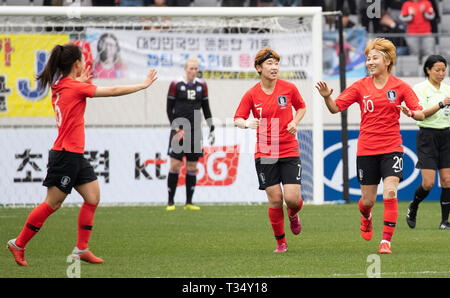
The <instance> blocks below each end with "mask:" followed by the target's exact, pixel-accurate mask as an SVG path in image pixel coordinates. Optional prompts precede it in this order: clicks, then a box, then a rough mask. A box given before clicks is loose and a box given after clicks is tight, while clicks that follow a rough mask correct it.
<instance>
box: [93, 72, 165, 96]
mask: <svg viewBox="0 0 450 298" xmlns="http://www.w3.org/2000/svg"><path fill="white" fill-rule="evenodd" d="M156 79H157V77H156V70H155V69H151V70H150V72H149V73H148V75H147V77H146V78H145V80H144V81H143V82H142V83H140V84H135V85H119V86H112V87H97V90H96V91H95V93H94V96H93V97H109V96H121V95H126V94H131V93H134V92H137V91H140V90H143V89H146V88H148V87H149V86H150V85H152V84H153V82H154V81H156Z"/></svg>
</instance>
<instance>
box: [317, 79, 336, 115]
mask: <svg viewBox="0 0 450 298" xmlns="http://www.w3.org/2000/svg"><path fill="white" fill-rule="evenodd" d="M316 89H317V90H318V91H319V94H320V95H321V96H322V97H323V99H324V100H325V104H326V105H327V108H328V110H329V111H330V112H331V113H332V114H336V113H338V112H340V111H341V110H340V109H339V107H338V106H337V104H336V103H335V102H334V100H333V99H332V98H331V94H332V93H333V88H331V89H330V88H328V85H327V83H326V82H324V81H320V82H317V85H316Z"/></svg>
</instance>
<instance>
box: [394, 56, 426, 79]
mask: <svg viewBox="0 0 450 298" xmlns="http://www.w3.org/2000/svg"><path fill="white" fill-rule="evenodd" d="M419 68H420V65H419V59H418V57H417V56H416V55H407V56H398V57H397V63H396V67H395V68H394V71H395V75H396V76H399V77H415V76H418V75H419Z"/></svg>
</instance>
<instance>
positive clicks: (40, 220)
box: [16, 202, 54, 248]
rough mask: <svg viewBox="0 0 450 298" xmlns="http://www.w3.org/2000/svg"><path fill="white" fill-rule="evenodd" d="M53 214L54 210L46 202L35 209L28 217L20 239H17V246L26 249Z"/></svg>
mask: <svg viewBox="0 0 450 298" xmlns="http://www.w3.org/2000/svg"><path fill="white" fill-rule="evenodd" d="M53 212H54V210H53V209H52V208H51V207H50V206H49V205H47V203H45V202H43V203H42V204H40V205H39V206H37V207H36V208H34V209H33V210H32V211H31V213H30V215H28V218H27V221H26V222H25V226H24V227H23V229H22V232H20V235H19V237H17V239H16V245H17V246H18V247H20V248H25V246H26V245H27V243H28V241H30V240H31V238H33V236H34V235H36V233H37V232H38V231H39V229H40V228H41V227H42V225H43V224H44V222H45V220H46V219H47V217H49V216H50V214H52V213H53Z"/></svg>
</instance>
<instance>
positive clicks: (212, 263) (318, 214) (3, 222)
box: [0, 201, 450, 278]
mask: <svg viewBox="0 0 450 298" xmlns="http://www.w3.org/2000/svg"><path fill="white" fill-rule="evenodd" d="M200 206H201V210H200V211H185V210H183V208H182V206H180V205H177V209H176V210H175V211H173V212H167V211H165V207H164V206H129V207H124V206H116V207H106V206H100V207H99V208H98V209H97V213H96V216H95V223H94V230H93V234H92V237H91V240H90V248H91V250H92V251H93V252H94V253H95V254H96V255H98V256H99V257H102V258H103V259H104V260H105V263H104V264H100V265H92V264H87V263H81V265H80V267H79V268H80V276H81V277H82V278H84V277H86V278H89V277H163V278H172V277H194V278H197V277H207V278H210V277H212V278H241V277H244V278H245V277H250V278H278V277H281V278H284V277H287V278H290V277H294V278H297V277H298V278H302V277H308V278H316V277H317V278H334V277H336V278H354V277H356V278H365V277H367V274H366V272H367V271H368V268H369V266H370V265H371V264H372V262H370V261H368V257H369V256H370V255H372V254H375V255H376V254H377V251H378V245H379V242H380V240H381V236H382V222H383V203H382V202H380V201H377V203H376V205H375V207H374V208H373V211H372V213H373V217H374V236H373V238H372V240H371V241H365V240H363V239H362V237H361V235H360V233H359V224H360V215H359V211H358V207H357V204H356V203H352V204H347V205H321V206H316V205H308V204H305V205H304V207H303V210H302V211H301V212H300V218H301V221H302V226H303V227H302V232H301V234H300V235H298V236H294V235H293V234H292V233H291V232H290V230H289V223H288V220H287V219H286V221H285V228H286V236H287V242H288V245H289V251H288V252H287V253H285V254H274V253H273V250H274V249H275V240H274V238H273V235H272V230H271V228H270V224H269V220H268V216H267V208H268V207H267V205H266V204H262V205H200ZM406 209H407V202H400V203H399V217H398V222H397V228H396V230H395V234H394V237H393V239H392V251H393V254H392V255H381V256H380V259H379V261H380V263H379V264H380V272H381V277H389V278H391V277H408V278H409V277H433V278H435V277H447V278H448V277H450V258H449V250H448V249H449V245H450V231H441V230H439V229H438V226H439V223H440V206H439V203H438V202H424V203H422V204H421V205H420V208H419V214H418V218H417V226H416V228H415V229H410V228H409V227H408V226H407V225H406V221H405V215H406ZM30 210H31V209H30V208H0V241H2V249H0V278H5V277H44V278H47V277H60V278H64V277H67V275H66V271H67V269H68V267H69V266H70V265H71V263H70V262H67V256H68V255H69V254H70V253H71V251H72V249H73V247H74V246H75V241H76V232H77V230H76V222H77V216H78V210H79V208H77V207H70V206H68V207H63V208H61V209H60V210H58V211H57V212H56V213H54V214H53V215H51V216H50V217H49V218H48V220H47V221H46V222H45V224H44V226H43V227H42V229H41V230H40V231H39V233H38V234H37V235H36V236H35V237H34V238H33V239H32V241H31V242H30V243H29V244H28V246H27V250H26V255H25V256H26V260H27V261H28V263H29V265H30V266H28V267H19V266H17V265H16V264H15V262H14V260H13V258H12V256H11V254H10V252H9V251H8V249H6V242H7V241H8V240H9V239H11V238H14V237H16V236H17V235H18V233H19V232H20V230H21V228H22V227H23V224H24V222H25V220H26V217H27V215H28V214H29V212H30ZM285 210H286V209H285ZM285 216H286V211H285Z"/></svg>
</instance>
